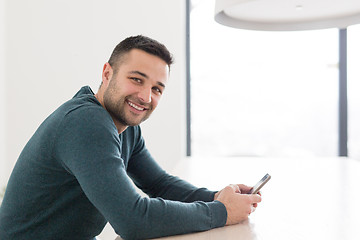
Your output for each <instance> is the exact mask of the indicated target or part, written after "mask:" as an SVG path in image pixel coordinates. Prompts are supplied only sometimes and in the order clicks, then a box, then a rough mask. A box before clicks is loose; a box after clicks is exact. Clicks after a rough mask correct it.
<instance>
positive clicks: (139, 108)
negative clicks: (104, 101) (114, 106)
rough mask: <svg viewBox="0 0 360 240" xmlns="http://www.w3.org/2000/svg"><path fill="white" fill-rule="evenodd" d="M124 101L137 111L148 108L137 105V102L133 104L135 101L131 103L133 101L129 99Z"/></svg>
mask: <svg viewBox="0 0 360 240" xmlns="http://www.w3.org/2000/svg"><path fill="white" fill-rule="evenodd" d="M126 103H127V104H128V105H129V106H130V107H132V108H134V109H136V110H138V111H146V110H148V109H147V108H145V107H142V106H139V105H137V104H135V103H133V102H130V101H126Z"/></svg>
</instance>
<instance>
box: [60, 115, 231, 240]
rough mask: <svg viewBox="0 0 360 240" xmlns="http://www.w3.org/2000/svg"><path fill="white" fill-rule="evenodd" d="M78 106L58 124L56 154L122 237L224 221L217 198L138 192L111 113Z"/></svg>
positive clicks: (199, 228)
mask: <svg viewBox="0 0 360 240" xmlns="http://www.w3.org/2000/svg"><path fill="white" fill-rule="evenodd" d="M76 111H77V114H75V113H73V114H68V116H67V117H66V119H65V120H64V121H63V123H62V124H61V127H60V129H61V130H59V134H58V143H57V147H56V149H58V151H57V155H58V157H59V158H60V159H61V161H63V163H64V166H65V167H66V168H67V169H68V171H69V172H71V173H72V174H73V175H74V176H75V177H76V179H77V180H78V182H79V184H80V186H81V189H82V190H83V192H84V193H85V194H86V196H87V198H88V199H89V200H90V202H91V203H92V204H93V205H94V206H95V207H96V208H97V209H98V210H99V211H100V212H101V213H102V214H103V216H104V217H105V218H106V219H107V220H108V221H109V222H110V224H111V225H112V226H113V228H114V229H115V231H116V233H117V234H119V235H120V236H122V237H123V238H125V239H126V238H131V239H138V238H154V237H160V236H167V235H175V234H183V233H189V232H195V231H203V230H208V229H211V228H215V227H220V226H223V225H225V222H226V209H225V207H224V205H223V204H222V203H220V202H219V201H214V202H209V203H205V202H194V203H182V202H176V201H170V200H163V199H161V198H142V197H141V196H140V195H139V194H137V193H136V190H135V189H134V188H133V186H132V184H131V182H130V179H129V178H128V176H127V173H126V166H125V162H124V160H123V159H122V158H121V150H120V146H121V144H120V140H119V137H118V135H117V132H116V128H115V126H114V125H113V124H112V119H111V118H110V116H108V115H106V114H107V113H106V114H104V113H103V112H101V111H100V110H97V109H89V110H87V111H86V112H84V113H83V112H82V111H83V110H81V109H79V110H76ZM64 149H66V151H64ZM61 150H62V151H61Z"/></svg>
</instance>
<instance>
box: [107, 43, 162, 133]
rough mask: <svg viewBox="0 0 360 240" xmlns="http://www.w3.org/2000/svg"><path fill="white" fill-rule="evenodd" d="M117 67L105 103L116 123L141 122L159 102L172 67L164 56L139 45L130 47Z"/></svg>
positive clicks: (124, 125)
mask: <svg viewBox="0 0 360 240" xmlns="http://www.w3.org/2000/svg"><path fill="white" fill-rule="evenodd" d="M108 67H110V66H108ZM115 67H116V68H117V71H116V73H115V74H113V75H112V76H111V78H110V80H109V82H108V86H107V88H106V90H105V92H104V106H105V108H106V110H107V111H108V112H109V113H110V115H111V116H112V118H113V119H114V121H115V124H117V125H119V124H120V126H122V127H127V126H135V125H138V124H140V123H141V122H143V121H145V120H146V119H147V118H149V116H150V115H151V113H152V112H153V111H154V110H155V108H156V106H157V105H158V102H159V100H160V98H161V95H162V93H163V91H164V90H165V84H166V82H167V79H168V77H169V67H168V65H167V64H166V62H165V61H163V60H162V59H161V58H159V57H157V56H154V55H151V54H148V53H146V52H144V51H142V50H139V49H133V50H131V51H130V52H129V53H128V54H127V56H125V58H124V60H123V61H122V62H121V64H120V65H119V66H115ZM110 68H111V67H110Z"/></svg>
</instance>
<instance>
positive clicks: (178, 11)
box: [0, 0, 186, 182]
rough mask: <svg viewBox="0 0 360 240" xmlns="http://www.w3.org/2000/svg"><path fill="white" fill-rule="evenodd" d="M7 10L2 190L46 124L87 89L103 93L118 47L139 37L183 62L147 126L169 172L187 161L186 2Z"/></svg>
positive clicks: (10, 5)
mask: <svg viewBox="0 0 360 240" xmlns="http://www.w3.org/2000/svg"><path fill="white" fill-rule="evenodd" d="M1 5H2V6H4V8H2V7H1V9H4V11H3V12H5V13H6V16H5V20H6V21H5V24H2V23H3V21H1V24H2V25H1V26H0V30H2V29H1V28H5V29H4V31H5V34H3V35H0V36H1V40H0V50H1V51H4V50H6V51H5V55H3V54H1V57H2V58H3V59H0V65H1V66H0V69H1V70H3V69H4V70H5V74H2V75H0V79H1V81H0V89H1V101H0V102H1V105H0V111H1V113H3V112H5V114H1V122H0V130H1V139H0V141H1V147H2V148H1V156H0V157H1V165H0V166H1V169H6V170H5V171H4V172H1V175H2V176H3V177H2V179H1V181H2V182H4V181H7V179H8V177H9V174H10V172H11V169H12V168H13V165H14V164H15V161H16V159H17V157H18V155H19V154H20V151H21V150H22V148H23V146H24V145H25V144H26V142H27V141H28V139H29V138H30V137H31V135H32V134H33V132H34V131H35V130H36V128H37V127H38V126H39V124H40V123H41V122H42V121H43V120H44V118H45V117H46V116H48V115H49V114H50V113H51V112H52V111H53V110H55V109H56V108H57V107H58V106H59V105H60V104H61V103H63V102H64V101H66V100H67V99H69V98H71V97H72V96H73V95H74V94H75V93H76V91H77V90H78V89H80V87H81V86H83V85H90V86H91V87H92V88H93V90H94V91H95V92H96V91H97V89H98V86H99V84H100V81H101V70H102V66H103V64H104V63H105V62H106V61H107V60H108V58H109V56H110V54H111V52H112V50H113V48H114V47H115V45H116V44H118V43H119V42H120V41H121V40H123V39H124V38H125V37H128V36H130V35H137V34H143V35H147V36H149V37H152V38H154V39H156V40H158V41H160V42H162V43H164V44H165V45H166V46H167V47H168V48H169V50H170V51H171V52H172V53H173V54H174V57H175V65H174V66H173V67H172V72H171V78H170V83H169V85H168V87H167V89H166V91H165V95H164V96H163V99H162V101H161V102H160V105H159V106H158V109H157V111H155V112H154V114H153V116H152V117H151V118H150V119H149V120H148V121H147V122H146V123H144V125H143V132H144V137H145V140H146V142H147V145H148V148H149V149H150V151H151V152H152V153H153V155H154V157H155V158H156V159H157V160H158V162H159V163H160V164H161V165H162V166H163V167H164V168H166V169H171V167H172V166H173V165H174V164H175V163H176V162H177V161H178V160H179V159H180V158H182V157H183V156H185V149H184V146H185V116H184V115H185V101H184V99H185V98H184V95H185V76H186V75H185V1H182V0H172V1H168V0H152V1H146V0H131V1H126V0H93V1H89V0H76V1H74V0H51V1H48V0H32V1H28V0H1ZM3 25H4V26H3ZM2 43H4V44H5V45H4V47H1V44H2ZM2 60H3V61H2ZM2 72H3V71H1V73H2ZM4 142H5V143H4ZM4 149H6V152H5V151H4ZM2 171H3V170H2ZM3 173H4V174H3ZM4 179H5V180H4Z"/></svg>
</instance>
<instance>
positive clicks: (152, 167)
mask: <svg viewBox="0 0 360 240" xmlns="http://www.w3.org/2000/svg"><path fill="white" fill-rule="evenodd" d="M138 130H139V132H138V134H137V135H138V136H137V140H136V141H137V144H136V149H135V151H134V154H133V156H132V157H131V159H130V160H129V166H128V169H127V171H128V174H129V176H130V177H131V178H132V180H133V181H134V182H135V184H136V185H137V186H138V187H139V188H140V189H141V190H142V191H144V192H145V193H146V194H148V195H149V196H150V197H161V198H164V199H168V200H175V201H181V202H194V201H204V202H211V201H213V200H214V194H215V192H213V191H209V190H207V189H205V188H197V187H195V186H193V185H192V184H190V183H188V182H186V181H184V180H182V179H180V178H178V177H175V176H171V175H169V174H167V173H166V172H165V171H164V170H163V169H162V168H161V167H160V166H159V165H158V164H157V163H156V162H155V160H154V159H153V158H152V156H151V155H150V153H149V152H148V150H147V149H146V147H145V143H144V140H143V138H142V137H141V132H140V128H138Z"/></svg>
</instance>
